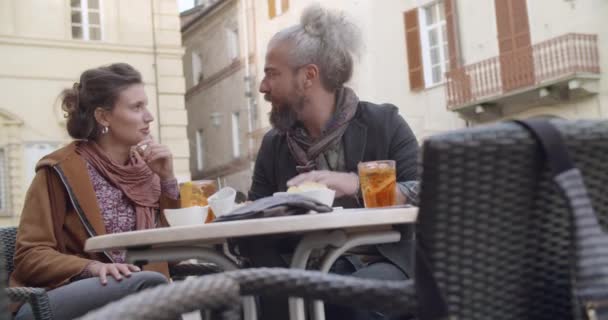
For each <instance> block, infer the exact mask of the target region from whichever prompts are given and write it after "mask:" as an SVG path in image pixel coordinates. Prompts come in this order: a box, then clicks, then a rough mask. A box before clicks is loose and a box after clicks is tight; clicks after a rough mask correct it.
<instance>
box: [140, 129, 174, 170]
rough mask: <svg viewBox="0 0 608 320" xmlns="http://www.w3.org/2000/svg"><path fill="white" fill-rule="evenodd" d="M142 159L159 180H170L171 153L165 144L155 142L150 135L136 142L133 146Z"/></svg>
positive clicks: (171, 168) (171, 167)
mask: <svg viewBox="0 0 608 320" xmlns="http://www.w3.org/2000/svg"><path fill="white" fill-rule="evenodd" d="M135 150H137V153H138V154H139V155H140V156H141V158H142V160H143V161H144V162H146V164H147V165H148V167H150V170H152V172H154V173H156V174H157V175H158V176H159V177H160V179H161V180H163V181H166V180H171V179H174V178H175V176H174V174H173V154H171V150H169V148H167V147H166V146H164V145H162V144H159V143H157V142H156V141H154V140H153V139H152V138H151V137H149V138H147V139H145V140H143V141H142V142H140V143H138V144H137V146H136V147H135Z"/></svg>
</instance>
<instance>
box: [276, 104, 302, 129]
mask: <svg viewBox="0 0 608 320" xmlns="http://www.w3.org/2000/svg"><path fill="white" fill-rule="evenodd" d="M296 122H298V115H297V114H296V112H295V111H293V109H292V108H291V107H290V106H289V105H281V106H274V105H273V106H272V110H271V111H270V124H271V125H272V126H273V127H274V128H275V129H277V130H279V132H282V133H285V132H287V131H289V129H291V128H292V127H293V126H294V125H295V124H296Z"/></svg>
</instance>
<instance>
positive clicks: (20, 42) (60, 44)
mask: <svg viewBox="0 0 608 320" xmlns="http://www.w3.org/2000/svg"><path fill="white" fill-rule="evenodd" d="M0 45H15V46H25V47H47V48H52V49H56V48H62V49H75V50H86V51H89V50H102V51H106V52H120V53H146V54H154V53H155V52H154V47H153V46H152V45H150V46H133V45H125V44H114V43H108V42H103V41H82V40H61V39H39V38H26V37H13V36H6V35H0ZM156 54H159V55H168V56H176V55H177V56H180V57H181V56H182V55H183V54H184V48H182V47H176V46H162V45H159V46H157V47H156Z"/></svg>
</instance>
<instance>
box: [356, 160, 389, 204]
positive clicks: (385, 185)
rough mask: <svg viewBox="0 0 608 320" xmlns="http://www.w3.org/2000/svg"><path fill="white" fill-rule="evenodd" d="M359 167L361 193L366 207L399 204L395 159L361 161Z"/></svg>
mask: <svg viewBox="0 0 608 320" xmlns="http://www.w3.org/2000/svg"><path fill="white" fill-rule="evenodd" d="M358 167H359V182H360V183H361V193H363V202H364V203H365V207H366V208H377V207H388V206H394V205H396V204H397V202H396V201H397V199H396V194H395V190H396V189H395V187H396V183H397V174H396V171H395V161H394V160H381V161H370V162H361V163H359V166H358Z"/></svg>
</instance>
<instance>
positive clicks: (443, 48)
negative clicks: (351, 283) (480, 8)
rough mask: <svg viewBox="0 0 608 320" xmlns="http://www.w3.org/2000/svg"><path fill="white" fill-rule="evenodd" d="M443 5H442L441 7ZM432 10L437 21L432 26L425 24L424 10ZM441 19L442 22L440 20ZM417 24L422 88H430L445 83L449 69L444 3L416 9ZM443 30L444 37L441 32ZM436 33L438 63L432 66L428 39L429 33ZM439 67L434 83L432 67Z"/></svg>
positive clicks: (436, 2)
mask: <svg viewBox="0 0 608 320" xmlns="http://www.w3.org/2000/svg"><path fill="white" fill-rule="evenodd" d="M441 4H443V5H441ZM429 8H433V10H435V11H436V12H435V14H436V17H437V21H436V22H435V23H433V24H430V25H429V24H428V23H427V17H426V10H427V9H429ZM441 17H443V20H441ZM418 19H419V21H418V23H419V28H420V46H421V49H422V50H421V51H422V69H423V74H424V87H425V88H430V87H434V86H438V85H442V84H444V83H445V81H446V79H445V73H446V72H447V71H448V68H449V52H448V51H449V48H448V47H447V46H448V39H447V18H446V16H445V3H444V1H443V0H439V1H434V2H431V3H428V4H426V5H424V6H421V7H419V8H418ZM444 29H445V31H446V32H445V36H444V33H443V30H444ZM433 30H434V31H436V33H437V45H436V48H437V49H438V50H439V63H438V64H432V58H431V44H430V39H429V33H430V32H431V31H433ZM436 66H439V67H440V79H439V80H438V81H434V79H433V67H436Z"/></svg>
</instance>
